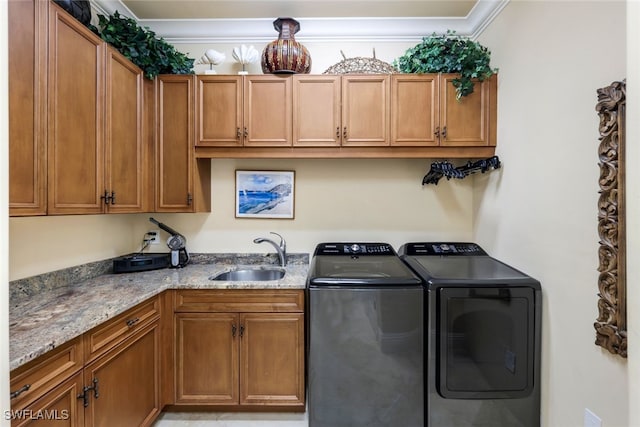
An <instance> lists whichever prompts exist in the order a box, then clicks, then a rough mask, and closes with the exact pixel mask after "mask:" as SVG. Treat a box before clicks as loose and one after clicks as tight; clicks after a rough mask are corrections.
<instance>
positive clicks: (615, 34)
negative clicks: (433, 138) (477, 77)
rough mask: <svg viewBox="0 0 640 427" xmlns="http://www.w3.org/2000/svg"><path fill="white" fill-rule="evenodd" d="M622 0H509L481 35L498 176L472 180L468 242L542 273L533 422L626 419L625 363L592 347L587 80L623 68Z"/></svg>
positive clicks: (602, 80)
mask: <svg viewBox="0 0 640 427" xmlns="http://www.w3.org/2000/svg"><path fill="white" fill-rule="evenodd" d="M625 27H626V21H625V3H624V2H622V1H603V2H599V1H584V2H582V1H571V2H550V1H511V2H510V3H509V5H508V6H507V7H506V8H505V9H504V10H503V11H502V13H501V14H500V15H499V16H498V17H497V19H496V20H495V21H494V22H493V23H492V24H491V25H490V26H489V28H488V29H487V30H486V31H485V32H484V33H483V34H482V36H481V37H480V41H481V42H482V43H483V44H485V45H487V46H488V47H490V49H491V50H492V54H493V55H492V59H493V63H494V64H495V65H496V66H499V67H500V79H499V89H498V90H499V95H498V96H499V98H498V140H499V146H498V150H497V154H498V155H499V156H500V158H501V160H502V161H503V162H504V168H503V169H502V170H501V172H500V173H497V174H495V173H494V174H490V175H488V176H483V177H479V178H477V179H476V185H475V191H474V205H475V208H476V214H475V217H474V222H475V224H474V230H475V236H476V240H477V241H479V243H480V244H481V245H482V246H485V247H486V248H487V249H488V250H489V251H490V252H491V253H493V254H494V255H496V256H497V257H499V258H502V259H504V260H505V261H507V262H509V263H511V264H513V265H516V266H517V267H520V268H521V269H523V270H524V271H526V272H527V273H529V274H531V275H532V276H534V277H536V278H538V279H539V280H540V281H541V282H542V286H543V294H544V302H543V304H544V305H543V359H542V366H543V368H542V378H543V382H542V386H543V392H542V395H543V396H542V397H543V399H542V406H543V425H545V426H557V427H572V426H576V427H577V426H582V425H583V416H584V410H585V408H589V409H590V410H591V411H593V412H594V413H595V414H597V415H598V416H599V417H600V418H601V419H602V420H603V425H605V426H608V427H611V426H620V427H622V426H628V425H629V421H628V411H629V407H630V401H629V398H628V394H627V387H628V384H629V379H628V369H627V362H626V360H624V359H622V358H620V357H617V356H613V355H611V354H609V353H608V352H607V351H605V350H603V349H602V348H600V347H597V346H595V345H594V340H595V330H594V328H593V323H594V321H595V319H596V317H597V314H598V311H597V305H596V304H597V292H598V289H597V278H598V273H597V271H596V269H597V267H598V256H597V249H598V235H597V205H596V203H597V198H598V189H599V187H598V175H599V169H598V166H597V163H598V158H597V146H598V136H599V133H598V124H599V120H598V116H597V114H596V111H595V105H596V102H597V96H596V89H597V88H600V87H604V86H607V85H609V84H610V83H611V82H612V81H615V80H621V79H623V78H624V77H625V75H626V69H625V66H626V64H625V55H626V52H625V37H626V33H625Z"/></svg>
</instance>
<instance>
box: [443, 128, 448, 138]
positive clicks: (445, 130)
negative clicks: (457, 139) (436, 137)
mask: <svg viewBox="0 0 640 427" xmlns="http://www.w3.org/2000/svg"><path fill="white" fill-rule="evenodd" d="M442 137H443V138H444V139H447V127H446V126H445V127H443V128H442Z"/></svg>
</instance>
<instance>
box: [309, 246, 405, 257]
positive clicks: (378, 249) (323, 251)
mask: <svg viewBox="0 0 640 427" xmlns="http://www.w3.org/2000/svg"><path fill="white" fill-rule="evenodd" d="M314 255H396V252H395V250H394V249H393V248H392V247H391V245H390V244H388V243H321V244H319V245H318V246H317V247H316V251H315V254H314Z"/></svg>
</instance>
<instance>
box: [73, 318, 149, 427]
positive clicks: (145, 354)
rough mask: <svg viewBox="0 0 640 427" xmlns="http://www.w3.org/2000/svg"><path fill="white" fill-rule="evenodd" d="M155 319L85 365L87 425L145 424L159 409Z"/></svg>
mask: <svg viewBox="0 0 640 427" xmlns="http://www.w3.org/2000/svg"><path fill="white" fill-rule="evenodd" d="M159 336H160V334H159V325H158V322H155V323H153V324H152V325H151V326H149V327H147V328H145V329H143V330H141V331H140V332H138V333H136V334H135V335H134V336H133V337H132V338H131V339H130V340H129V341H127V342H125V343H124V344H123V345H121V346H118V347H117V348H115V349H113V350H111V351H110V352H108V353H107V354H105V355H104V356H103V357H101V358H100V359H98V360H96V361H95V362H93V363H91V364H90V365H88V366H87V367H85V369H84V384H85V386H88V387H90V388H92V389H90V390H87V393H86V395H85V396H84V399H82V400H84V402H86V403H85V404H86V405H87V406H86V409H85V421H86V424H85V425H87V426H96V427H98V426H101V427H112V426H148V425H151V424H152V423H153V421H154V420H155V419H156V417H157V416H158V414H159V413H160V410H161V408H160V403H159V402H160V400H159V387H158V380H159V375H160V372H159V363H158V347H159Z"/></svg>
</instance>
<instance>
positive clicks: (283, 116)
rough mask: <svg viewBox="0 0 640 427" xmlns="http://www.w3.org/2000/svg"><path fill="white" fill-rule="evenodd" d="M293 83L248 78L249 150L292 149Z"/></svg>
mask: <svg viewBox="0 0 640 427" xmlns="http://www.w3.org/2000/svg"><path fill="white" fill-rule="evenodd" d="M291 80H292V78H291V75H284V76H283V75H277V74H273V75H259V76H246V77H245V79H244V127H243V129H242V132H243V134H244V145H245V146H248V147H249V146H250V147H286V146H291Z"/></svg>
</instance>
